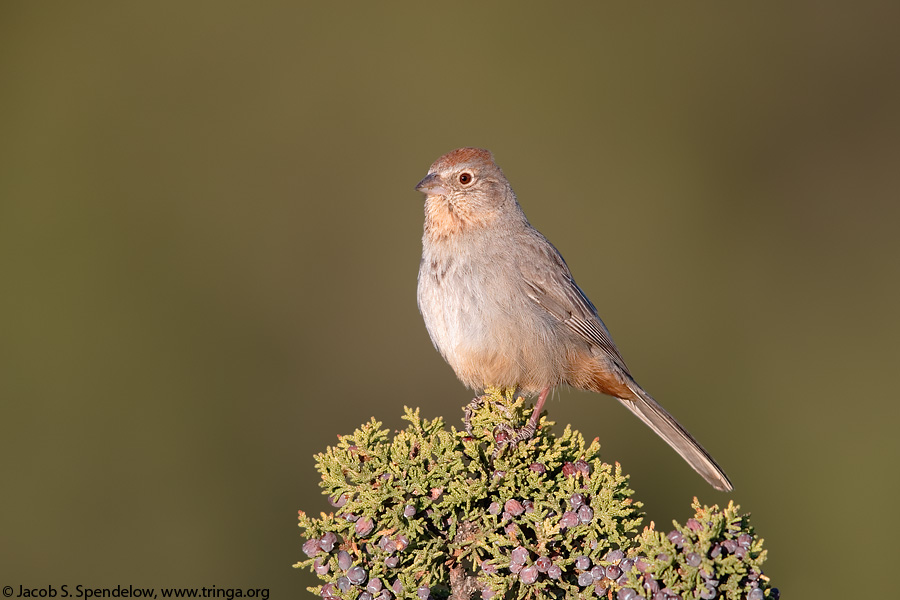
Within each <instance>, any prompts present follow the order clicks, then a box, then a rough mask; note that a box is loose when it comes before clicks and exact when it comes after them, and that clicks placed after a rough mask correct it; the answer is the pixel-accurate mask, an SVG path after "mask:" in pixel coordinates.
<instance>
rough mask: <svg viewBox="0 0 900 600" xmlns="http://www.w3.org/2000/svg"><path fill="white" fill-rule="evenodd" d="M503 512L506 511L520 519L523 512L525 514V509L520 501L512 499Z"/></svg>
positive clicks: (507, 502)
mask: <svg viewBox="0 0 900 600" xmlns="http://www.w3.org/2000/svg"><path fill="white" fill-rule="evenodd" d="M503 510H505V511H506V512H508V513H509V514H511V515H512V516H514V517H518V516H519V515H521V514H522V513H523V512H525V507H524V506H522V503H521V502H519V501H518V500H515V499H510V500H507V501H506V503H505V504H504V505H503Z"/></svg>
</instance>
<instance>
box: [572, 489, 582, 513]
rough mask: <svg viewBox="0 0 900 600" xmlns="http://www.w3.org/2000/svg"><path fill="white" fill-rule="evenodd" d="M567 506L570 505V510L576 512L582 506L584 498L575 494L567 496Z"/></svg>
mask: <svg viewBox="0 0 900 600" xmlns="http://www.w3.org/2000/svg"><path fill="white" fill-rule="evenodd" d="M569 504H571V505H572V510H578V509H579V508H581V507H582V506H584V496H582V495H581V494H579V493H578V492H575V493H574V494H572V495H571V496H569Z"/></svg>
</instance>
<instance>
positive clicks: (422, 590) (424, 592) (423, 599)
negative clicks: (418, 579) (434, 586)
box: [416, 585, 431, 600]
mask: <svg viewBox="0 0 900 600" xmlns="http://www.w3.org/2000/svg"><path fill="white" fill-rule="evenodd" d="M430 595H431V588H430V587H428V586H427V585H422V586H419V587H418V588H417V589H416V596H418V597H419V600H428V596H430Z"/></svg>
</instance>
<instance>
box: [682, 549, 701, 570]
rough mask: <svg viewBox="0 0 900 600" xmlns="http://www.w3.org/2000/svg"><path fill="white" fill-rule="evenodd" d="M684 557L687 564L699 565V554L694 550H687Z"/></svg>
mask: <svg viewBox="0 0 900 600" xmlns="http://www.w3.org/2000/svg"><path fill="white" fill-rule="evenodd" d="M685 559H686V560H687V564H689V565H690V566H692V567H699V566H700V555H699V554H697V553H696V552H688V554H687V556H686V557H685Z"/></svg>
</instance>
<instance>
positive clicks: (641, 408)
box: [618, 382, 734, 492]
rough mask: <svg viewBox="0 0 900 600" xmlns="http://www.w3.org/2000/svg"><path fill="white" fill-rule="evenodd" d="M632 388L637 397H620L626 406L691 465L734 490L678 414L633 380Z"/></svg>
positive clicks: (718, 485)
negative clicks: (681, 423)
mask: <svg viewBox="0 0 900 600" xmlns="http://www.w3.org/2000/svg"><path fill="white" fill-rule="evenodd" d="M626 385H628V389H630V390H631V391H632V392H634V395H635V398H633V399H629V398H618V400H619V402H621V403H622V404H624V405H625V408H627V409H628V410H630V411H631V412H633V413H634V414H635V415H637V417H638V418H639V419H640V420H641V421H643V422H644V423H645V424H646V425H647V426H648V427H649V428H650V429H652V430H653V431H655V432H656V435H658V436H659V437H661V438H662V439H664V440H665V441H666V443H667V444H669V445H670V446H672V448H673V449H674V450H675V452H677V453H678V454H680V455H681V458H683V459H684V460H685V461H687V463H688V464H689V465H691V467H692V468H693V469H694V470H695V471H697V472H698V473H700V475H701V476H702V477H703V479H705V480H706V481H707V482H709V484H710V485H711V486H713V487H714V488H716V489H717V490H721V491H723V492H730V491H731V490H732V489H734V488H733V487H732V485H731V481H729V480H728V475H726V474H725V472H724V471H723V470H722V467H720V466H719V465H718V464H716V461H715V460H714V459H713V457H712V456H710V455H709V452H707V451H706V450H704V449H703V446H701V445H700V444H699V443H698V442H697V440H695V439H694V437H693V436H692V435H691V434H690V433H688V432H687V430H686V429H685V428H684V427H682V426H681V425H680V424H679V423H678V421H676V420H675V417H673V416H672V415H670V414H669V413H668V412H666V409H664V408H663V407H662V406H660V405H659V403H658V402H657V401H656V400H654V399H653V398H652V397H651V396H650V394H648V393H647V392H645V391H644V390H643V389H641V387H640V386H639V385H637V384H635V383H633V382H629V383H628V384H626Z"/></svg>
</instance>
